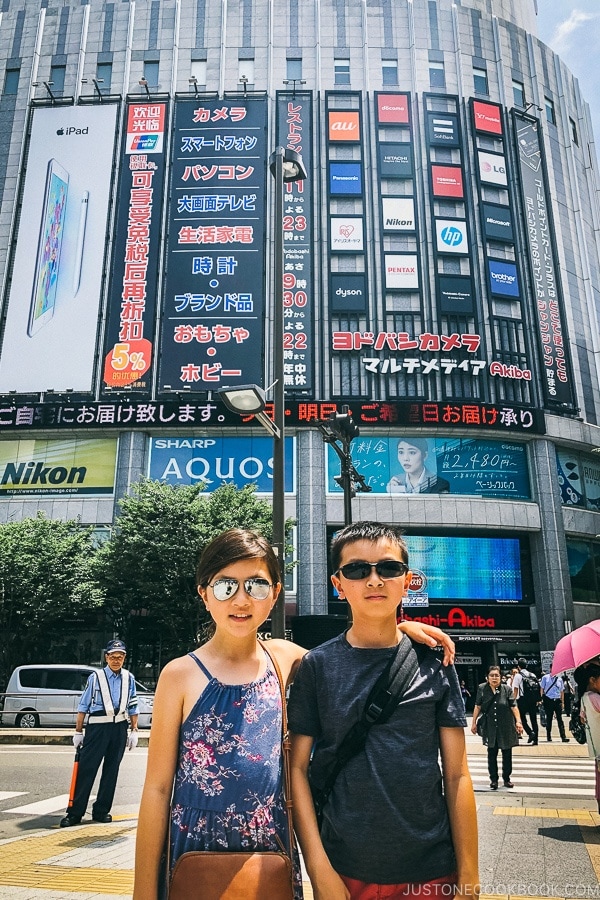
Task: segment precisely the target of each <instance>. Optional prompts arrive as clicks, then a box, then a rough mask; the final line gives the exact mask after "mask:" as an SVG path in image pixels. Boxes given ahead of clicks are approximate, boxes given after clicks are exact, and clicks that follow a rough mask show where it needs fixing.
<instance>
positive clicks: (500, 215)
mask: <svg viewBox="0 0 600 900" xmlns="http://www.w3.org/2000/svg"><path fill="white" fill-rule="evenodd" d="M481 211H482V215H483V228H484V231H485V236H486V237H487V238H491V239H492V240H494V241H508V242H510V243H512V242H513V241H514V239H515V238H514V234H513V221H512V213H511V211H510V209H509V207H508V206H499V205H498V204H496V203H482V204H481Z"/></svg>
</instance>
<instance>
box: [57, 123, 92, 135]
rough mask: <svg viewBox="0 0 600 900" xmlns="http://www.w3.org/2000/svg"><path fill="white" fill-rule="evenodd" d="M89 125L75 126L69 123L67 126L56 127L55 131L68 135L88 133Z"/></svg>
mask: <svg viewBox="0 0 600 900" xmlns="http://www.w3.org/2000/svg"><path fill="white" fill-rule="evenodd" d="M89 130H90V128H89V125H86V126H85V128H75V126H74V125H69V127H68V128H57V130H56V133H57V134H58V135H61V136H62V135H67V136H68V135H70V134H89Z"/></svg>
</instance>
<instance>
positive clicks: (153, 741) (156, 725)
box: [133, 657, 194, 900]
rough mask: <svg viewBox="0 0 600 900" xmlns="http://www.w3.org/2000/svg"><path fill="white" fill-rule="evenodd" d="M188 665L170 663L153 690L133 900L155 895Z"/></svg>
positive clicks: (175, 761)
mask: <svg viewBox="0 0 600 900" xmlns="http://www.w3.org/2000/svg"><path fill="white" fill-rule="evenodd" d="M186 661H187V662H186ZM188 663H192V661H191V660H188V658H187V657H182V658H181V659H175V660H173V661H172V662H170V663H169V664H168V665H167V666H165V668H164V669H163V671H162V672H161V674H160V678H159V679H158V684H157V686H156V693H155V695H154V706H153V710H152V728H151V730H150V742H149V745H148V765H147V769H146V778H145V781H144V789H143V792H142V800H141V803H140V812H139V818H138V828H137V837H136V849H135V883H134V889H133V900H147V898H148V897H156V896H158V895H159V894H158V878H159V868H160V859H161V855H162V852H163V849H164V846H165V839H166V837H167V833H168V826H169V809H170V803H171V794H172V790H173V779H174V777H175V768H176V765H177V752H178V745H179V729H180V727H181V722H182V719H183V700H184V691H183V687H182V685H183V683H184V682H185V673H186V671H187V669H188ZM192 665H194V663H192Z"/></svg>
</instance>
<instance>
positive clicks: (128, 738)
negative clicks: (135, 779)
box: [60, 638, 138, 828]
mask: <svg viewBox="0 0 600 900" xmlns="http://www.w3.org/2000/svg"><path fill="white" fill-rule="evenodd" d="M126 653H127V647H126V646H125V644H124V643H123V641H121V640H119V639H118V638H115V639H114V640H112V641H109V642H108V644H107V645H106V649H105V651H104V658H105V661H106V666H105V667H104V668H103V669H102V670H101V671H98V672H94V673H93V674H92V675H90V677H89V678H88V682H87V684H86V686H85V690H84V692H83V694H82V695H81V699H80V701H79V706H78V707H77V721H76V723H75V734H74V735H73V746H74V747H75V748H77V747H81V750H80V755H79V767H78V771H77V782H76V785H75V797H74V798H73V805H72V806H71V807H70V808H69V809H67V814H66V816H65V817H64V818H63V819H61V820H60V827H61V828H68V827H69V826H70V825H79V823H80V822H81V819H82V818H83V816H84V815H85V811H86V809H87V804H88V800H89V798H90V793H91V790H92V786H93V784H94V779H95V777H96V774H97V772H98V769H99V768H100V763H101V762H102V761H103V760H104V763H103V765H102V776H101V778H100V786H99V788H98V796H97V797H96V800H95V802H94V805H93V806H92V819H93V820H94V822H112V816H111V815H110V808H111V806H112V802H113V797H114V795H115V788H116V786H117V776H118V774H119V766H120V765H121V760H122V759H123V754H124V752H125V747H127V748H128V749H129V750H133V748H134V747H136V746H137V742H138V733H137V720H138V705H137V696H136V692H135V679H134V677H133V675H132V674H131V672H128V671H127V670H126V669H124V668H123V663H124V662H125V655H126ZM88 713H89V716H88V722H87V728H86V731H85V739H84V737H83V723H84V720H85V717H86V714H88ZM128 717H129V719H130V721H131V732H130V734H129V735H128V734H127V718H128Z"/></svg>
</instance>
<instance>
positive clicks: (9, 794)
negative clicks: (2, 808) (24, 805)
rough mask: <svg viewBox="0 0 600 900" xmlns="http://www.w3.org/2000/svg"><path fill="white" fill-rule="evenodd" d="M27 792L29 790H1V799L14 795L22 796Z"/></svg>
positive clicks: (9, 798)
mask: <svg viewBox="0 0 600 900" xmlns="http://www.w3.org/2000/svg"><path fill="white" fill-rule="evenodd" d="M27 793H28V791H0V801H1V800H11V799H12V798H13V797H22V796H23V795H24V794H27Z"/></svg>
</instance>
